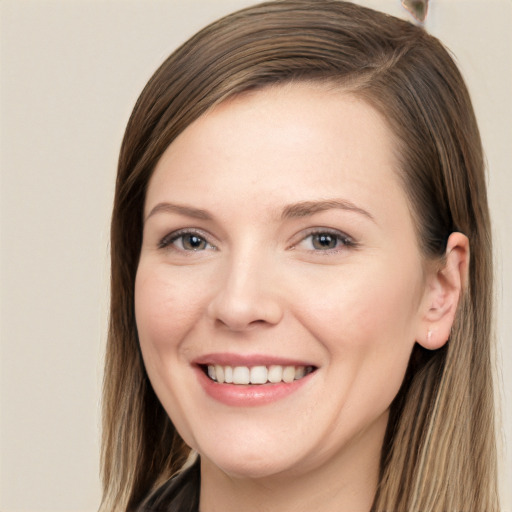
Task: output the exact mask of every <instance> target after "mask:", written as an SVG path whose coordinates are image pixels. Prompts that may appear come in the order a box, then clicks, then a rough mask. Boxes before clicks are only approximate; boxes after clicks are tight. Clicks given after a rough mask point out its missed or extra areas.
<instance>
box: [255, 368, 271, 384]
mask: <svg viewBox="0 0 512 512" xmlns="http://www.w3.org/2000/svg"><path fill="white" fill-rule="evenodd" d="M265 382H267V367H266V366H253V367H252V368H251V384H265Z"/></svg>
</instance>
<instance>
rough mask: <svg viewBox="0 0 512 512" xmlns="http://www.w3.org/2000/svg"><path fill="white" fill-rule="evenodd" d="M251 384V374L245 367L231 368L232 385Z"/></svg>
mask: <svg viewBox="0 0 512 512" xmlns="http://www.w3.org/2000/svg"><path fill="white" fill-rule="evenodd" d="M249 382H251V373H250V370H249V368H247V366H235V367H234V368H233V383H234V384H249Z"/></svg>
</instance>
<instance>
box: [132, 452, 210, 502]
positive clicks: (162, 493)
mask: <svg viewBox="0 0 512 512" xmlns="http://www.w3.org/2000/svg"><path fill="white" fill-rule="evenodd" d="M199 467H200V466H199V460H198V461H196V462H195V463H194V464H193V465H192V466H191V467H189V468H187V469H185V470H184V471H182V472H180V473H178V474H177V475H175V476H174V477H173V478H171V479H170V480H169V481H168V482H165V483H164V484H162V485H161V486H160V487H158V488H157V489H156V490H154V491H153V492H152V493H151V494H149V496H148V497H147V498H146V499H145V500H144V501H143V502H142V503H141V504H140V505H139V507H138V508H137V509H136V512H198V510H199V484H200V470H199Z"/></svg>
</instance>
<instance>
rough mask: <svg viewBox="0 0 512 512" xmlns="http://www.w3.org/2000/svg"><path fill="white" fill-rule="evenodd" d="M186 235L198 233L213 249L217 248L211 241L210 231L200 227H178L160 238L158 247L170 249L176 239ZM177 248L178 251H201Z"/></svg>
mask: <svg viewBox="0 0 512 512" xmlns="http://www.w3.org/2000/svg"><path fill="white" fill-rule="evenodd" d="M185 235H196V236H197V237H199V238H202V239H203V240H204V241H205V242H206V243H207V244H208V245H209V246H210V247H211V248H210V250H211V249H213V250H217V247H216V246H215V245H214V244H213V243H212V242H211V241H210V238H212V237H211V236H210V235H209V234H208V233H206V232H205V231H203V230H202V229H198V228H182V229H177V230H175V231H172V232H170V233H168V234H167V235H165V236H164V237H163V238H162V239H160V241H159V242H158V248H159V249H169V248H170V247H171V246H172V244H173V242H175V241H176V240H178V239H179V238H181V237H182V236H185ZM174 249H175V250H177V251H182V252H201V251H186V250H184V249H179V248H178V247H175V248H174ZM203 250H205V249H203Z"/></svg>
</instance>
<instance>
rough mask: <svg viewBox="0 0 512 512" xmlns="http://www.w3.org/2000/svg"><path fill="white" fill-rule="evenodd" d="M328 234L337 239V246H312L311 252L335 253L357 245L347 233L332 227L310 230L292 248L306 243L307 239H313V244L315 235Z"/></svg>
mask: <svg viewBox="0 0 512 512" xmlns="http://www.w3.org/2000/svg"><path fill="white" fill-rule="evenodd" d="M322 235H323V236H328V237H332V238H334V240H335V241H336V247H332V248H321V249H320V248H312V249H307V250H308V251H310V252H314V253H325V254H333V253H337V252H339V251H342V250H343V249H346V248H348V247H356V246H357V244H356V242H355V241H354V240H353V239H352V238H351V237H349V236H348V235H346V234H345V233H342V232H341V231H336V230H331V229H316V230H313V231H310V232H309V233H308V234H307V235H306V236H304V237H302V238H301V239H300V241H299V242H298V243H296V244H294V245H293V246H292V247H291V248H292V249H295V248H296V247H298V246H299V245H300V244H302V243H305V242H306V240H308V239H311V243H312V244H313V238H314V237H320V236H322Z"/></svg>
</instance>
